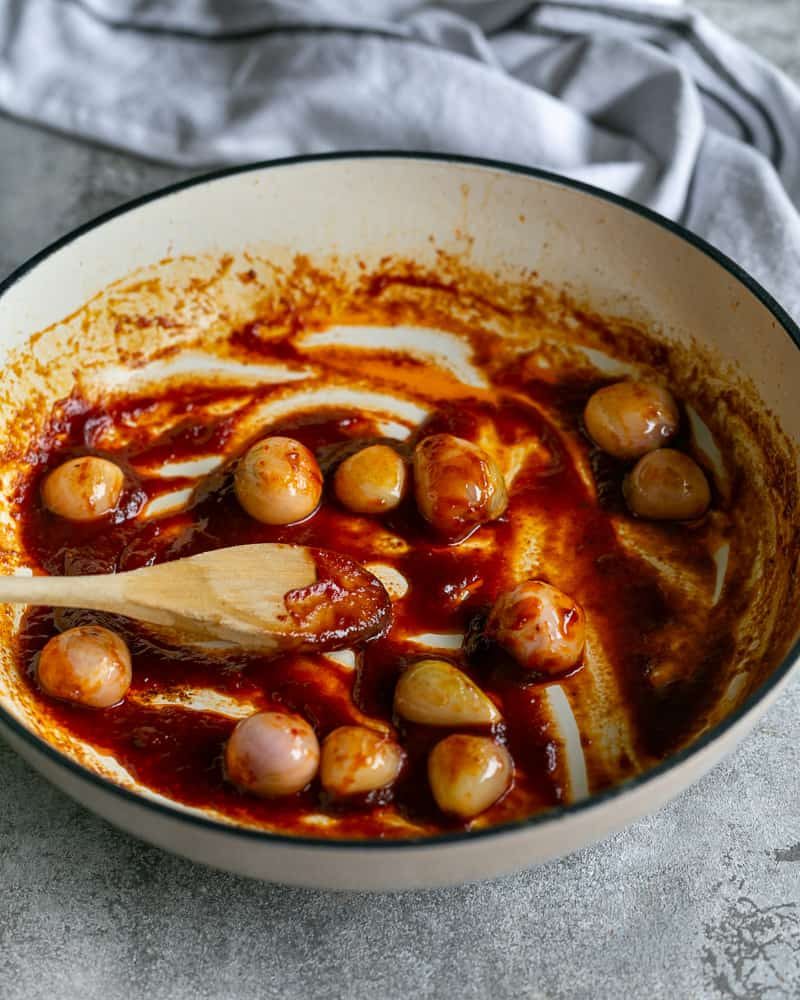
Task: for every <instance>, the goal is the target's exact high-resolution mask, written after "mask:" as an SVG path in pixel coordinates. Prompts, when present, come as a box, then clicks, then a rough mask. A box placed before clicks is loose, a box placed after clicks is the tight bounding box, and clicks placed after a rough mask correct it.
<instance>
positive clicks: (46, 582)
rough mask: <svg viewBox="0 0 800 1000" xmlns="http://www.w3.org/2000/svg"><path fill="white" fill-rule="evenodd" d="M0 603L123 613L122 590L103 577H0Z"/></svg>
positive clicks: (111, 577) (114, 581)
mask: <svg viewBox="0 0 800 1000" xmlns="http://www.w3.org/2000/svg"><path fill="white" fill-rule="evenodd" d="M0 603H6V604H46V605H49V606H51V607H54V608H91V609H92V610H93V611H122V605H123V604H127V602H125V601H124V599H123V587H122V585H121V583H120V581H119V580H118V578H117V577H116V576H114V575H113V574H109V575H107V576H106V575H102V576H0Z"/></svg>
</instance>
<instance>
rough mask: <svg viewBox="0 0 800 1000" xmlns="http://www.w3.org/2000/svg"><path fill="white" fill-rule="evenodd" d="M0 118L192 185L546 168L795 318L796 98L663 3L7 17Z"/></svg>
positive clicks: (137, 0) (130, 2)
mask: <svg viewBox="0 0 800 1000" xmlns="http://www.w3.org/2000/svg"><path fill="white" fill-rule="evenodd" d="M0 108H2V109H4V110H5V111H7V112H10V113H12V114H14V115H17V116H21V117H24V118H27V119H30V120H32V121H35V122H38V123H41V124H43V125H47V126H50V127H52V128H56V129H59V130H61V131H65V132H68V133H71V134H74V135H78V136H83V137H85V138H87V139H92V140H96V141H100V142H103V143H106V144H109V145H111V146H114V147H117V148H120V149H123V150H126V151H128V152H131V153H136V154H139V155H141V156H145V157H149V158H152V159H157V160H161V161H166V162H169V163H174V164H180V165H184V166H206V165H209V166H210V165H216V164H232V163H242V162H247V161H251V160H262V159H269V158H273V157H282V156H288V155H293V154H298V153H313V152H324V151H331V150H354V149H395V150H417V151H436V152H442V153H458V154H466V155H472V156H480V157H488V158H492V159H498V160H506V161H510V162H513V163H518V164H524V165H527V166H537V167H543V168H546V169H549V170H554V171H557V172H559V173H562V174H565V175H567V176H569V177H574V178H578V179H580V180H583V181H587V182H589V183H592V184H596V185H598V186H600V187H603V188H606V189H607V190H609V191H613V192H615V193H617V194H621V195H626V196H627V197H629V198H633V199H634V200H636V201H639V202H642V203H644V204H646V205H648V206H650V207H651V208H654V209H656V210H657V211H659V212H662V213H664V214H665V215H668V216H670V217H671V218H673V219H676V220H678V221H680V222H682V223H684V224H685V225H687V226H688V227H689V228H690V229H693V230H694V231H696V232H697V233H699V234H700V235H702V236H704V237H705V238H706V239H708V240H710V241H711V242H712V243H714V244H716V245H717V246H719V247H720V248H721V249H722V250H724V251H725V252H726V253H728V254H730V255H731V256H732V257H733V258H734V259H735V260H737V261H738V262H739V263H740V264H741V265H742V266H743V267H745V268H746V269H747V270H749V271H751V272H752V273H753V274H754V275H755V276H756V277H757V278H759V280H761V281H762V282H763V283H764V284H765V285H766V286H767V288H768V289H770V290H771V291H772V292H773V293H774V294H775V295H776V296H777V298H778V299H779V300H780V301H781V302H782V303H783V304H784V305H785V306H786V307H787V308H788V309H789V310H790V311H793V312H794V313H795V315H800V283H798V282H796V281H795V280H794V278H795V275H796V274H797V273H798V270H799V269H800V268H799V267H798V265H800V218H798V205H799V204H800V91H799V90H798V88H797V87H795V85H794V84H793V83H791V82H790V81H789V80H788V79H787V78H786V77H785V76H784V75H782V74H781V73H780V72H779V71H778V70H776V69H774V68H773V67H771V66H769V65H768V64H767V63H765V62H764V61H763V60H762V59H760V58H759V57H758V56H756V55H755V54H754V53H753V52H751V51H750V50H748V49H747V48H746V47H744V46H743V45H741V44H740V43H738V42H736V41H735V40H733V39H732V38H731V37H729V36H728V35H726V34H725V33H724V32H723V31H721V30H720V29H718V28H717V27H715V26H714V25H712V24H711V23H710V22H709V21H708V20H706V19H705V18H704V17H702V16H701V15H699V14H697V13H695V12H693V11H691V10H689V9H686V8H684V7H680V6H676V5H674V4H651V3H641V2H640V3H628V2H625V0H617V2H605V3H602V2H592V0H570V2H553V3H530V2H527V0H460V2H450V3H446V2H443V3H425V2H415V0H349V2H347V0H271V2H270V0H183V2H169V0H0ZM795 286H797V287H795Z"/></svg>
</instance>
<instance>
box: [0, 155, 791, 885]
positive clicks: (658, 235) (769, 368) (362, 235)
mask: <svg viewBox="0 0 800 1000" xmlns="http://www.w3.org/2000/svg"><path fill="white" fill-rule="evenodd" d="M251 245H253V246H254V245H258V246H259V247H261V248H262V250H263V248H264V247H265V246H267V247H270V246H274V247H275V248H280V250H281V252H282V253H285V252H286V251H287V250H290V251H297V252H302V253H306V254H309V255H310V256H311V257H314V256H326V255H328V254H330V253H331V252H336V253H338V254H341V255H342V256H344V257H352V256H354V255H359V254H361V253H364V254H367V255H370V256H375V255H376V254H377V255H380V254H381V253H385V254H396V255H401V256H414V257H415V258H417V259H419V260H420V261H421V262H425V261H427V260H429V259H430V254H431V253H432V251H431V249H430V248H431V247H432V246H436V247H438V248H440V249H442V248H443V249H446V250H449V251H450V252H452V253H454V254H461V255H464V254H466V255H468V258H469V263H470V265H471V266H473V267H475V268H479V269H484V270H486V271H490V272H491V271H495V270H496V269H498V268H500V269H501V270H502V269H505V268H514V269H516V270H517V271H519V270H520V269H521V268H529V269H532V270H534V271H535V272H536V273H537V275H538V278H537V280H542V281H544V282H549V283H552V284H553V285H555V286H557V287H562V286H568V287H569V288H570V289H571V290H572V291H573V292H575V293H576V294H578V295H579V296H580V297H581V298H583V299H585V300H587V301H589V302H591V303H592V305H593V307H595V308H596V309H597V311H598V312H600V313H605V314H609V315H622V316H629V315H633V314H635V315H636V316H638V317H640V318H643V319H645V320H647V321H655V322H657V323H658V325H659V326H660V327H661V328H662V329H664V330H668V331H670V336H671V337H673V338H677V340H678V341H681V342H683V343H686V344H690V343H696V344H699V345H701V347H703V348H706V347H707V348H709V349H710V350H711V351H712V352H713V353H716V354H717V355H719V356H721V357H722V358H723V359H724V360H725V362H726V364H727V365H729V366H730V370H731V371H736V372H740V373H744V374H745V375H746V376H747V378H748V379H749V380H750V383H751V384H752V386H753V388H754V391H755V393H756V394H757V396H758V398H759V399H760V401H761V404H762V405H763V407H764V410H765V412H770V413H771V414H772V415H774V417H775V418H776V419H777V421H778V422H779V423H780V425H781V427H782V428H783V431H784V433H785V435H786V436H787V438H788V439H789V441H790V442H792V443H793V445H794V446H797V444H798V442H800V405H799V404H798V390H797V386H798V385H800V331H798V328H797V326H796V325H795V324H794V322H793V321H792V320H791V319H790V318H789V316H788V315H787V314H786V313H785V312H784V311H783V310H782V309H781V308H780V306H779V305H778V304H777V303H776V302H775V301H774V300H773V299H772V298H771V297H770V296H769V295H768V294H767V293H766V292H765V291H764V289H763V288H761V287H760V286H759V285H758V284H757V283H756V282H755V281H754V280H753V279H752V278H750V277H749V276H748V275H747V274H745V273H744V272H743V271H742V270H741V268H739V267H738V266H737V265H736V264H734V263H733V262H732V261H730V260H728V259H727V258H726V257H724V256H723V255H722V254H721V253H719V252H718V251H716V250H715V249H714V248H712V247H710V246H708V245H707V244H705V243H704V242H702V241H701V240H699V239H698V238H697V237H695V236H692V235H691V234H689V233H688V232H686V231H684V230H682V229H681V228H680V227H678V226H676V225H675V224H674V223H672V222H669V221H667V220H666V219H663V218H660V217H659V216H657V215H655V214H653V213H651V212H649V211H646V210H645V209H642V208H640V207H638V206H636V205H634V204H632V203H630V202H627V201H625V200H623V199H621V198H617V197H613V196H611V195H608V194H605V193H604V192H602V191H598V190H595V189H592V188H590V187H587V186H586V185H583V184H578V183H574V182H572V181H568V180H565V179H563V178H559V177H557V176H553V175H550V174H546V173H542V172H539V171H535V170H526V169H523V168H519V167H514V166H510V165H505V164H501V163H492V162H481V161H477V160H467V159H459V158H455V157H445V156H429V155H414V154H390V153H378V154H375V153H369V154H361V153H359V154H356V153H354V154H342V155H331V156H327V155H326V156H318V157H302V158H298V159H294V160H284V161H279V162H273V163H265V164H257V165H254V166H248V167H243V168H236V169H232V170H226V171H221V172H218V173H216V174H212V175H209V176H208V177H205V178H201V179H199V180H192V181H189V182H187V183H183V184H178V185H176V186H174V187H172V188H168V189H166V190H164V191H160V192H157V193H155V194H153V195H149V196H147V197H144V198H141V199H139V200H137V201H134V202H131V203H130V204H128V205H126V206H124V207H122V208H121V209H118V210H116V211H113V212H111V213H109V214H107V215H105V216H103V217H101V218H99V219H97V220H96V221H94V222H92V223H90V224H89V225H86V226H84V227H82V228H80V229H78V230H76V231H75V232H73V233H71V234H70V235H68V236H66V237H65V238H63V239H62V240H60V241H58V242H57V243H55V244H53V245H52V246H51V247H49V248H48V249H46V250H44V251H43V252H42V253H40V254H38V255H37V256H36V257H34V258H33V259H32V260H30V261H28V262H27V263H26V264H24V265H23V266H22V267H20V268H19V269H18V270H17V271H16V272H15V273H14V274H12V275H11V276H10V277H9V278H8V279H6V281H5V282H3V284H2V285H0V364H2V363H3V360H2V359H3V358H4V357H5V356H6V355H7V354H8V352H9V351H12V350H15V349H19V348H21V347H23V346H24V344H25V343H26V342H27V340H28V338H29V337H30V336H31V335H32V334H34V333H35V332H36V331H39V330H42V329H44V328H46V327H48V326H50V325H51V324H53V323H56V322H57V321H60V320H62V319H63V318H64V317H66V316H68V315H69V314H71V313H73V312H74V311H75V310H76V309H78V308H80V307H81V306H82V305H83V304H84V303H85V302H87V301H88V300H89V299H90V298H91V297H92V296H94V295H96V294H98V293H99V292H100V291H101V290H102V289H104V288H105V287H106V286H108V285H109V284H110V283H111V282H114V281H116V280H118V279H120V278H123V277H124V276H126V275H128V274H130V273H131V272H133V271H135V270H136V269H138V268H141V267H143V266H149V265H152V264H154V263H156V262H158V261H161V260H163V259H164V258H176V257H180V256H181V255H186V254H201V253H207V252H213V253H220V252H225V251H230V252H232V253H238V252H241V251H242V250H245V249H246V248H247V247H248V246H251ZM152 335H153V336H158V335H159V334H158V333H157V332H153V334H152ZM74 364H75V366H79V365H80V358H76V359H74ZM3 405H8V404H7V403H3V400H2V394H0V410H1V409H2V406H3ZM4 645H5V647H6V648H3V646H4ZM7 646H8V643H7V642H6V643H2V642H0V734H2V736H3V737H4V738H5V739H6V740H7V741H8V742H9V743H10V744H11V746H12V747H14V748H15V750H17V751H18V752H19V753H20V754H21V755H22V756H23V757H24V758H25V759H26V760H27V761H28V762H29V763H30V764H31V765H32V766H33V767H35V768H36V769H37V770H38V771H39V772H40V773H41V774H43V775H44V776H45V777H46V778H48V779H49V780H50V781H52V782H53V783H54V784H55V785H57V786H58V787H59V788H61V789H63V790H64V791H65V792H66V793H67V794H68V795H70V796H72V797H73V798H74V799H76V800H77V801H79V802H81V803H82V804H83V805H85V806H86V807H87V808H89V809H91V810H93V811H94V812H96V813H98V814H99V815H100V816H103V817H105V818H106V819H107V820H109V821H110V822H111V823H113V824H114V825H115V826H117V827H119V828H121V829H123V830H126V831H128V832H130V833H132V834H134V835H135V836H137V837H141V838H142V839H144V840H147V841H149V842H150V843H153V844H156V845H158V846H160V847H162V848H165V849H167V850H170V851H173V852H175V853H177V854H180V855H183V856H185V857H187V858H190V859H193V860H196V861H199V862H203V863H205V864H209V865H213V866H216V867H219V868H224V869H228V870H230V871H234V872H238V873H242V874H245V875H250V876H255V877H257V878H261V879H267V880H273V881H276V882H282V883H287V884H291V885H300V886H310V887H325V888H337V889H357V888H360V889H388V888H412V887H429V886H437V885H445V884H453V883H459V882H463V881H467V880H471V879H480V878H487V877H491V876H494V875H497V874H499V873H502V872H508V871H511V870H513V869H519V868H522V867H526V866H530V865H533V864H535V863H537V862H539V861H542V860H544V859H548V858H552V857H555V856H560V855H564V854H567V853H569V852H571V851H574V850H576V849H577V848H580V847H582V846H584V845H587V844H589V843H591V842H593V841H597V840H599V839H600V838H603V837H605V836H607V835H608V834H609V833H610V832H612V831H614V830H618V829H620V828H621V827H623V826H625V825H626V824H628V823H630V822H632V821H633V820H635V819H637V818H638V817H641V816H643V815H645V814H647V813H651V812H653V811H654V810H656V809H658V808H660V807H661V806H663V805H664V804H665V803H666V802H668V801H669V800H670V799H672V798H673V797H674V796H676V795H677V794H678V793H679V792H681V791H682V790H683V789H685V788H686V787H687V786H688V785H690V784H691V783H692V782H694V781H696V780H697V779H698V778H699V777H700V776H701V775H703V774H704V773H705V772H707V771H708V770H709V769H710V768H711V767H713V766H714V765H715V764H716V763H717V762H718V761H719V760H720V759H721V758H722V757H723V756H724V755H726V754H728V753H730V751H731V750H732V749H733V748H734V746H735V745H736V743H737V742H738V741H739V740H741V739H742V738H743V737H744V736H746V735H747V733H748V732H749V731H750V730H751V729H752V728H753V726H754V725H755V724H756V722H757V721H758V720H759V718H760V717H761V716H762V715H763V714H764V713H765V712H766V711H767V709H768V708H769V706H770V704H771V703H772V702H773V701H774V700H775V699H776V698H777V697H778V695H779V693H780V691H781V689H782V688H783V687H784V686H785V685H786V683H787V681H788V680H789V677H790V673H791V671H792V669H793V667H794V666H795V665H796V661H797V659H798V655H799V654H800V642H798V640H797V636H795V637H794V639H793V642H792V644H791V649H790V650H789V652H788V653H787V654H786V655H785V656H783V657H782V658H781V659H780V662H775V663H774V664H770V668H771V669H770V672H769V674H768V676H767V679H766V680H765V681H764V682H763V683H762V684H761V685H760V687H759V688H758V689H757V690H755V691H754V692H753V693H751V694H749V695H748V697H747V698H746V699H745V700H743V701H742V702H740V703H737V704H735V705H734V706H733V707H732V709H731V711H730V712H728V713H727V714H725V715H724V717H723V718H721V719H720V720H719V721H718V722H716V724H715V725H713V727H712V728H710V729H708V730H707V731H705V732H704V733H703V734H702V735H701V736H700V737H699V738H698V739H697V740H696V741H695V742H694V743H692V744H691V745H690V746H688V747H687V748H685V749H683V750H682V751H681V752H679V753H677V754H675V755H674V756H673V757H671V758H670V759H668V760H667V761H666V762H664V763H662V764H661V765H659V766H657V767H656V768H654V769H652V770H649V771H648V772H646V773H645V774H643V775H641V776H639V777H637V778H635V779H633V780H631V781H629V782H627V783H624V784H622V785H619V786H617V787H615V788H612V789H610V790H607V791H604V792H601V793H599V794H596V795H594V796H590V797H588V798H586V799H584V800H583V801H580V802H574V803H572V804H569V805H565V806H563V807H561V808H558V809H555V810H553V811H551V812H548V813H545V814H543V815H538V816H535V817H533V818H531V819H528V820H523V821H520V822H515V823H513V824H510V825H507V826H504V827H501V828H496V829H490V830H481V831H479V832H476V833H461V834H456V835H450V836H443V837H440V838H438V839H427V840H412V841H408V842H397V841H395V842H378V841H371V842H364V841H325V840H320V839H311V838H298V837H288V836H282V835H278V834H272V833H266V832H262V831H259V830H254V829H245V828H240V827H236V826H233V825H231V824H226V823H223V822H220V821H218V820H216V819H214V818H212V817H210V816H206V815H204V814H203V813H202V811H198V810H192V811H188V810H186V809H183V808H181V807H180V806H177V805H175V804H172V803H170V802H169V801H168V800H166V799H164V798H159V797H155V796H152V795H148V794H147V793H146V791H145V790H140V789H137V788H135V787H122V786H120V785H119V784H118V783H116V782H115V781H113V780H112V778H111V777H110V776H109V775H104V774H102V773H100V772H99V771H98V769H96V768H91V767H89V766H87V765H86V763H85V762H82V761H81V760H80V758H79V755H76V754H74V753H72V752H71V751H70V750H69V748H68V747H67V746H66V744H65V743H63V742H60V741H58V740H53V739H52V738H48V739H44V738H43V737H42V736H41V735H40V733H37V726H36V725H35V720H34V719H33V718H32V717H29V716H28V714H27V709H26V706H25V703H24V701H23V700H21V699H20V697H19V696H18V692H17V691H16V687H17V684H16V683H15V676H16V673H15V667H14V665H13V661H12V657H11V655H10V652H9V649H8V648H7Z"/></svg>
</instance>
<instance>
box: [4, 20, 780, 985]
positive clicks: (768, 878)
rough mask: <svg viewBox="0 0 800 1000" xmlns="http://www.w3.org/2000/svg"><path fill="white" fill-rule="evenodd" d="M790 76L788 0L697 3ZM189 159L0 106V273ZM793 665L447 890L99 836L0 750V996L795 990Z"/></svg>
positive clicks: (105, 829)
mask: <svg viewBox="0 0 800 1000" xmlns="http://www.w3.org/2000/svg"><path fill="white" fill-rule="evenodd" d="M699 6H700V7H701V9H703V10H705V11H706V12H707V13H709V14H710V15H711V16H712V17H716V18H717V19H718V20H719V21H720V22H721V23H723V24H725V25H726V26H727V27H728V28H729V30H733V31H734V32H736V33H738V34H739V35H740V36H741V37H742V38H743V39H744V40H745V41H748V42H750V43H751V44H753V45H754V46H755V47H756V48H760V49H761V50H762V51H763V53H764V54H765V55H766V56H767V57H769V58H772V59H773V60H775V61H776V62H778V63H779V64H780V65H782V66H783V67H784V68H785V69H786V70H787V71H788V72H790V73H793V74H794V75H795V77H796V78H797V77H800V56H799V55H798V49H797V39H798V33H799V32H800V4H798V3H797V2H796V0H771V2H769V3H766V2H765V3H761V4H749V3H746V2H744V0H702V2H701V3H700V4H699ZM187 175H188V174H187V172H185V171H179V170H175V169H171V168H168V167H162V166H157V165H153V164H147V163H143V162H141V161H138V160H136V159H134V158H132V157H128V156H124V155H121V154H117V153H113V152H109V151H107V150H102V149H99V148H96V147H92V146H89V145H87V144H84V143H80V142H76V141H73V140H69V139H65V138H63V137H60V136H57V135H54V134H52V133H48V132H44V131H41V130H38V129H34V128H31V127H29V126H27V125H24V124H21V123H19V122H16V121H12V120H10V119H7V118H0V276H2V275H4V274H6V273H7V272H8V271H9V270H11V269H12V268H13V267H14V266H16V265H17V264H19V263H20V262H21V261H22V260H23V259H25V257H26V256H28V255H29V254H30V253H32V252H34V251H35V250H38V249H39V248H41V247H42V246H43V245H45V244H46V243H47V242H49V241H50V240H52V239H54V238H55V237H57V236H59V235H61V234H63V233H65V232H67V231H68V230H70V229H71V228H73V227H74V226H75V225H77V224H78V223H81V222H83V221H85V220H86V219H88V218H91V217H92V216H95V215H97V214H98V213H100V212H102V211H104V210H105V209H108V208H110V207H112V206H114V205H117V204H119V203H121V202H123V201H126V200H127V199H129V198H131V197H133V196H135V195H137V194H140V193H142V192H144V191H149V190H152V189H154V188H157V187H159V186H161V185H163V184H165V183H168V182H170V181H172V180H175V179H178V178H180V177H182V176H187ZM798 717H800V681H795V683H794V684H793V685H792V686H791V688H790V690H789V691H788V692H787V693H786V694H785V695H784V696H783V697H782V698H781V700H780V701H779V703H778V705H777V706H776V707H775V708H774V709H773V710H772V711H771V712H770V713H769V715H768V716H767V717H766V719H765V720H764V721H763V722H762V723H761V724H760V725H759V726H758V728H757V730H756V731H755V733H753V734H752V735H751V736H750V737H749V738H748V739H747V740H746V741H745V742H744V744H743V745H742V746H741V747H740V749H739V750H738V751H737V752H736V753H735V754H734V755H733V756H732V757H731V758H729V759H728V760H727V761H726V762H725V763H724V764H722V765H721V766H719V767H717V768H716V769H715V770H714V771H713V772H712V773H711V774H710V775H709V776H708V777H706V778H705V779H704V780H703V781H701V782H700V783H699V784H698V785H696V786H695V787H694V788H692V789H690V790H689V791H688V792H686V793H685V794H683V795H682V796H680V798H679V799H678V800H677V801H675V802H674V803H672V804H671V805H670V806H668V807H667V808H665V809H663V810H662V811H661V812H660V813H659V814H658V815H656V816H655V817H652V818H650V819H647V820H644V821H642V822H640V823H637V824H636V825H634V826H633V827H631V828H629V829H628V830H627V831H625V832H624V833H621V834H619V835H618V836H616V837H613V838H612V839H610V840H608V841H607V842H605V843H604V844H602V845H600V846H598V847H595V848H592V849H589V850H584V851H582V852H580V853H578V854H575V855H573V856H572V857H570V858H567V859H566V860H563V861H558V862H553V863H550V864H547V865H544V866H542V867H540V868H537V869H535V870H533V871H530V872H526V873H523V874H520V875H516V876H513V877H509V878H505V879H501V880H498V881H495V882H490V883H486V884H477V885H471V886H468V887H466V888H463V889H455V890H442V891H436V892H431V893H405V894H394V895H379V896H358V895H354V894H352V895H351V894H345V895H335V894H331V893H322V892H309V891H300V890H289V889H283V888H278V887H275V886H271V885H262V884H259V883H257V882H252V881H247V880H244V879H241V878H236V877H233V876H229V875H224V874H220V873H217V872H213V871H209V870H206V869H203V868H199V867H197V866H195V865H192V864H190V863H188V862H185V861H181V860H178V859H176V858H173V857H171V856H169V855H167V854H164V853H162V852H161V851H158V850H155V849H153V848H149V847H147V846H145V845H143V844H141V843H139V842H137V841H134V840H132V839H131V838H129V837H127V836H125V835H123V834H120V833H118V832H117V831H115V830H114V829H112V828H111V827H110V826H108V825H107V824H106V823H104V822H103V821H101V820H99V819H97V818H95V817H94V816H92V815H91V814H90V813H88V812H86V811H85V810H84V809H82V808H80V807H79V806H77V805H75V804H74V803H73V802H71V801H70V800H69V799H67V798H66V797H65V796H63V795H62V794H61V793H60V792H58V791H56V790H55V789H54V788H53V787H51V786H50V785H48V784H47V783H46V782H45V781H44V780H43V779H41V778H39V776H38V775H37V774H35V773H34V772H33V771H31V770H30V769H29V768H28V766H27V765H26V764H24V763H23V762H22V761H21V760H19V759H18V758H17V757H16V756H15V755H14V754H13V753H12V752H11V751H10V750H8V749H7V748H6V747H5V746H3V745H0V804H1V805H0V997H2V998H3V1000H39V998H47V1000H51V998H52V997H61V998H66V1000H70V998H78V997H81V998H83V1000H100V998H103V1000H124V998H131V997H148V1000H175V998H179V1000H182V998H187V1000H188V998H193V1000H194V998H197V1000H200V998H206V997H208V998H212V997H213V998H219V997H236V998H240V1000H249V998H260V1000H263V998H273V997H274V998H281V1000H292V998H301V997H302V998H305V997H310V996H314V997H315V998H320V1000H321V998H327V997H331V998H334V997H347V998H349V1000H361V998H364V1000H367V998H369V1000H373V998H376V997H378V998H382V997H388V996H410V997H420V998H425V997H431V998H433V997H436V998H445V997H450V996H453V997H455V996H458V997H459V998H463V1000H470V998H478V997H487V996H491V997H494V998H514V997H519V998H522V997H524V998H528V1000H534V998H541V1000H544V998H547V1000H556V998H576V1000H577V998H585V1000H616V998H623V997H624V998H628V997H631V998H639V997H646V998H648V1000H661V998H664V1000H678V998H705V997H708V998H714V997H721V998H737V1000H757V998H758V1000H760V998H765V1000H766V998H768V1000H779V998H784V997H786V998H789V997H797V996H800V769H798V767H797V765H796V746H797V733H798V728H797V726H798V723H797V719H798Z"/></svg>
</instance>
